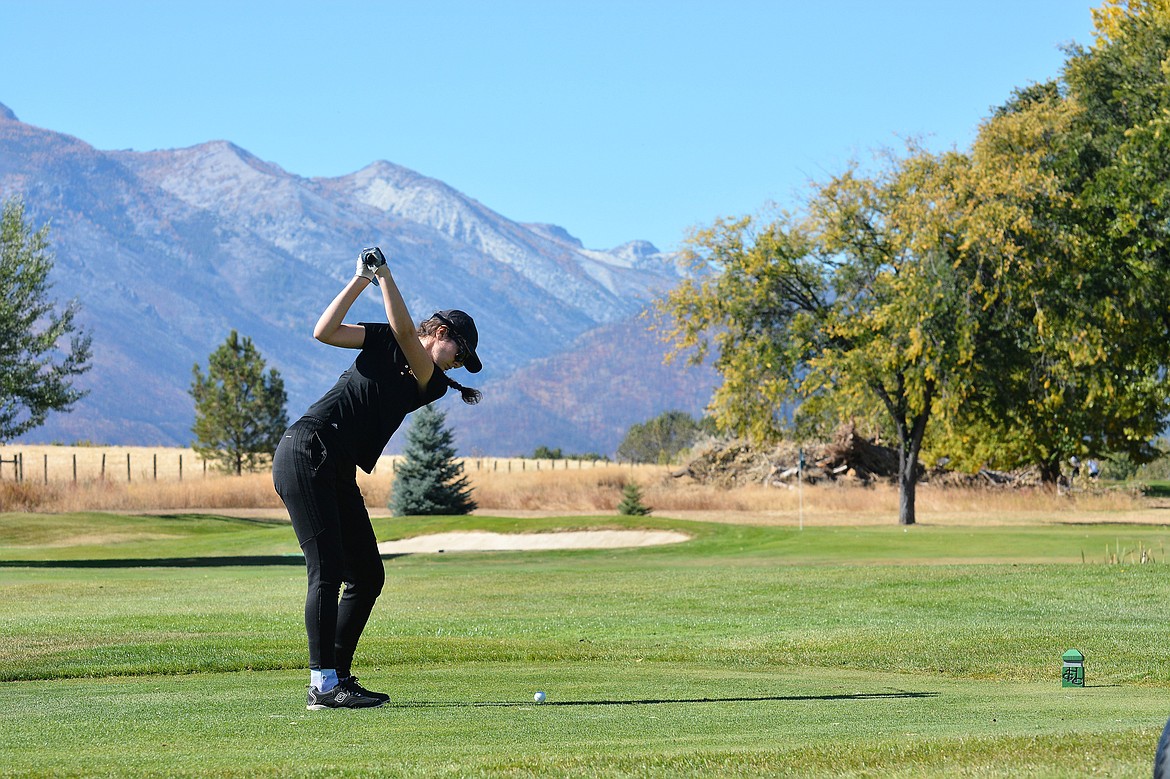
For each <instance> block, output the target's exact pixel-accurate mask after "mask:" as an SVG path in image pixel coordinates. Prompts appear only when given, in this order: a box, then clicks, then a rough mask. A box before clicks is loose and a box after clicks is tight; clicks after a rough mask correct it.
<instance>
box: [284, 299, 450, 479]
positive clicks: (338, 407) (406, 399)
mask: <svg viewBox="0 0 1170 779" xmlns="http://www.w3.org/2000/svg"><path fill="white" fill-rule="evenodd" d="M360 324H361V325H362V327H364V328H365V329H366V340H365V342H364V343H363V344H362V349H361V351H360V352H359V353H358V356H357V359H355V360H354V361H353V365H351V366H349V368H348V369H347V370H346V371H345V373H343V374H341V377H340V378H339V379H338V380H337V383H336V384H334V385H333V387H332V389H330V390H329V391H328V392H326V393H325V394H324V395H322V396H321V399H320V400H318V401H317V402H316V403H314V404H313V405H312V406H310V407H309V410H308V411H307V412H305V416H307V417H313V418H315V419H320V420H321V421H323V422H325V423H327V424H328V425H330V426H331V427H333V428H334V429H335V430H336V431H337V433H338V440H339V441H340V442H341V445H342V447H343V448H344V449H345V451H346V453H347V454H348V455H349V456H350V458H351V459H352V460H353V461H354V462H355V463H356V464H357V465H358V467H360V468H361V469H362V470H363V471H365V472H366V473H370V472H371V471H373V470H374V465H376V464H377V462H378V457H380V456H381V454H382V450H383V449H385V448H386V444H387V443H388V442H389V441H390V436H392V435H394V431H395V430H397V429H398V427H399V425H401V424H402V420H403V419H405V418H406V415H407V414H409V413H410V412H411V411H414V410H415V409H418V408H422V407H423V406H425V405H427V404H428V403H430V402H432V401H435V400H438V399H439V398H441V397H443V395H444V394H446V392H447V381H446V378H445V377H444V376H443V372H442V371H441V370H439V366H437V365H436V366H435V372H434V373H433V374H432V375H431V380H430V382H429V383H428V384H427V387H426V390H425V391H424V392H421V393H420V392H419V389H418V381H417V380H416V379H415V377H414V374H413V373H411V372H410V365H409V364H408V363H407V361H406V355H405V354H403V352H402V347H400V346H399V345H398V342H397V341H396V340H394V331H392V330H391V329H390V325H388V324H386V323H384V322H362V323H360Z"/></svg>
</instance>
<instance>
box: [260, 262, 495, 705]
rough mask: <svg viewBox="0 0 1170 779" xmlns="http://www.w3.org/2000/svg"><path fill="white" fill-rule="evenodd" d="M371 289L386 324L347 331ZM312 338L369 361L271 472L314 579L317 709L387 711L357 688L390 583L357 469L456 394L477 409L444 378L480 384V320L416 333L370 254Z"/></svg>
mask: <svg viewBox="0 0 1170 779" xmlns="http://www.w3.org/2000/svg"><path fill="white" fill-rule="evenodd" d="M371 282H373V283H374V284H377V285H378V286H379V287H380V288H381V291H382V302H383V304H384V305H385V307H386V317H387V319H388V320H389V324H384V323H381V322H363V323H360V324H345V323H344V322H343V321H342V320H343V319H344V318H345V315H346V314H347V313H348V311H349V308H350V306H352V305H353V302H354V301H355V300H357V298H358V296H359V295H360V294H361V293H362V291H363V290H364V289H365V288H366V287H367V286H369V284H370V283H371ZM313 336H314V337H315V338H316V339H317V340H319V341H322V342H324V343H327V344H329V345H331V346H339V347H342V348H344V349H360V350H361V351H360V352H359V353H358V355H357V359H355V360H354V362H353V365H351V366H350V367H349V369H348V370H346V371H345V372H344V373H342V374H341V378H340V379H338V380H337V383H336V384H335V385H333V388H332V389H330V390H329V391H328V392H326V393H325V395H324V396H322V397H321V399H320V400H318V401H317V402H316V403H314V404H313V405H312V406H311V407H310V408H309V410H308V411H307V412H306V413H305V415H304V416H303V417H301V418H300V419H298V420H297V421H296V422H294V423H293V425H292V426H291V427H290V428H289V429H288V430H287V431H285V434H284V437H283V438H282V439H281V442H280V445H279V446H277V448H276V454H275V456H274V458H273V463H272V481H273V483H274V484H275V486H276V491H277V493H279V494H280V499H281V500H282V501H284V505H285V507H286V508H287V509H288V513H289V517H291V518H292V525H293V529H294V530H295V531H296V534H297V540H298V541H299V542H300V545H301V550H302V551H304V553H305V566H306V568H307V570H308V577H309V591H308V596H307V597H306V599H305V631H306V632H307V633H308V638H309V694H308V708H309V709H338V708H351V709H360V708H367V707H372V706H381V705H382V704H383V703H385V702H386V701H387V700H389V696H388V695H385V694H383V693H376V692H371V691H369V690H367V689H365V688H364V687H362V686H361V685H359V684H358V681H357V677H355V676H354V675H353V674H352V669H351V664H352V663H353V655H354V650H355V649H356V647H357V643H358V639H359V638H360V637H361V634H362V630H363V629H364V628H365V626H366V621H367V620H368V619H369V616H370V611H371V610H372V609H373V607H374V601H375V600H377V598H378V594H379V593H380V592H381V591H382V585H383V583H384V582H385V579H386V572H385V569H384V568H383V566H382V558H381V556H380V555H379V554H378V542H377V539H376V538H375V537H374V529H373V527H372V526H371V525H370V515H369V513H368V512H367V511H366V505H365V501H364V500H363V498H362V494H361V491H360V490H359V489H358V486H357V481H356V479H355V477H356V474H357V470H356V469H357V468H361V469H362V470H363V471H365V472H366V473H369V472H371V471H372V470H373V469H374V465H375V463H377V461H378V457H379V456H380V455H381V454H382V450H383V449H384V448H385V447H386V443H387V442H388V441H389V440H390V436H391V435H393V433H394V431H395V430H397V429H398V426H399V425H401V424H402V420H403V419H404V418H405V417H406V415H407V414H409V413H410V412H411V411H414V410H415V409H417V408H421V407H422V406H425V405H426V404H428V403H430V402H432V401H434V400H438V399H439V398H441V397H442V396H443V395H444V394H445V393H446V392H447V388H448V387H454V388H455V389H457V390H459V392H460V393H461V394H462V395H463V400H464V401H465V402H467V403H477V402H478V401H479V398H480V393H479V391H478V390H474V389H470V388H468V387H464V386H462V385H460V384H459V383H458V382H456V381H454V380H453V379H451V377H449V376H448V375H447V373H446V371H449V370H451V369H453V368H458V367H460V366H462V367H465V368H467V370H468V371H470V372H472V373H478V372H479V370H480V369H481V368H482V367H483V365H482V364H481V363H480V361H479V357H478V356H476V353H475V348H476V346H477V345H478V343H479V334H478V332H477V331H476V329H475V322H474V321H472V319H471V317H470V316H468V315H467V314H465V313H464V312H462V311H458V310H451V311H440V312H438V313H436V314H435V315H434V316H432V317H431V318H430V319H427V320H426V321H425V322H423V323H422V324H420V325H419V326H417V327H416V326H415V325H414V322H413V321H412V320H411V318H410V312H409V311H407V309H406V303H405V302H404V301H403V299H402V294H401V293H400V292H399V291H398V287H397V285H396V284H395V283H394V278H393V276H392V275H391V273H390V269H389V268H388V267H387V265H386V259H385V257H384V256H383V255H382V252H381V251H380V250H379V249H377V248H373V249H365V250H363V251H362V253H361V255H360V256H359V257H358V262H357V275H355V276H354V278H352V279H350V281H349V283H348V284H346V285H345V288H344V289H342V290H341V292H340V293H339V294H338V295H337V297H335V298H334V299H333V302H331V303H330V304H329V306H328V307H327V308H326V309H325V311H324V312H323V313H322V314H321V318H320V319H318V320H317V325H316V327H315V328H314V330H313ZM343 582H344V583H345V591H344V592H342V591H341V585H342V583H343ZM339 595H340V601H339V599H338V596H339Z"/></svg>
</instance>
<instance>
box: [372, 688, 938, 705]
mask: <svg viewBox="0 0 1170 779" xmlns="http://www.w3.org/2000/svg"><path fill="white" fill-rule="evenodd" d="M938 696H939V693H937V692H859V693H853V694H852V695H845V694H838V695H751V696H742V697H731V698H636V699H631V700H625V701H547V700H546V701H545V702H544V703H535V702H532V701H528V702H516V701H498V702H481V703H455V702H447V703H438V702H432V701H404V702H402V703H391V704H389V707H390V708H394V709H461V708H473V709H475V708H488V707H502V708H527V707H530V706H531V707H536V706H540V707H541V708H544V707H545V706H661V705H664V704H670V703H769V702H777V701H779V702H793V701H873V700H882V699H886V698H889V699H903V698H937V697H938Z"/></svg>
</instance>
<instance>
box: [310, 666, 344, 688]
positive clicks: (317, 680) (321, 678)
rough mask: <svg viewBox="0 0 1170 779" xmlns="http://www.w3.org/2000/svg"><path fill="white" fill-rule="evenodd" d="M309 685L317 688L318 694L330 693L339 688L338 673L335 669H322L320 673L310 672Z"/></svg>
mask: <svg viewBox="0 0 1170 779" xmlns="http://www.w3.org/2000/svg"><path fill="white" fill-rule="evenodd" d="M309 684H311V685H313V686H314V687H316V688H317V692H329V691H330V690H332V689H333V688H334V687H336V686H337V684H338V682H337V671H336V670H335V669H333V668H322V669H321V670H320V671H313V670H310V671H309Z"/></svg>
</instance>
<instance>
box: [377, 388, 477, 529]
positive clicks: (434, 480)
mask: <svg viewBox="0 0 1170 779" xmlns="http://www.w3.org/2000/svg"><path fill="white" fill-rule="evenodd" d="M446 419H447V415H446V414H444V413H443V412H441V411H439V410H438V409H436V408H433V407H432V406H423V407H422V408H420V409H419V410H418V411H416V412H414V417H413V421H412V422H411V425H410V429H409V430H408V431H407V434H406V448H405V450H404V451H403V455H404V457H405V459H404V461H403V462H402V464H400V465H399V466H398V470H397V472H396V474H395V477H394V486H393V489H392V490H391V494H390V503H389V507H390V510H391V511H392V512H393V513H394V516H397V517H408V516H419V515H424V516H429V515H436V514H468V513H470V512H472V511H473V510H475V506H476V503H475V501H474V500H473V499H472V498H471V492H472V488H471V486H470V484H469V482H468V480H467V477H466V476H464V475H463V463H461V462H459V461H457V460H456V459H455V445H454V436H453V435H452V433H451V431H450V430H449V429H448V428H447V427H446Z"/></svg>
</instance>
